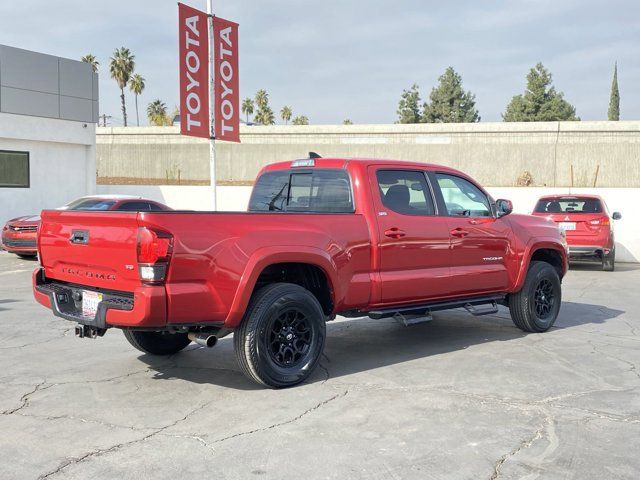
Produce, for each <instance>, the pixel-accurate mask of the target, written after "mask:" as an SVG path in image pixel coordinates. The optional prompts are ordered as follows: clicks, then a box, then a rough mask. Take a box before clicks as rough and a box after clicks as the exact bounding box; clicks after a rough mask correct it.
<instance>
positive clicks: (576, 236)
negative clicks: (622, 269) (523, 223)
mask: <svg viewBox="0 0 640 480" xmlns="http://www.w3.org/2000/svg"><path fill="white" fill-rule="evenodd" d="M533 215H536V216H538V217H546V218H549V219H550V220H553V221H554V222H556V223H557V224H558V227H559V228H560V230H561V231H563V232H564V234H565V235H566V237H567V243H568V244H569V258H570V259H573V260H592V261H597V262H601V263H602V269H603V270H605V271H609V272H612V271H613V270H614V268H615V260H616V246H615V245H616V244H615V238H614V234H613V222H612V221H613V220H620V219H621V218H622V215H621V214H620V213H619V212H613V214H612V215H610V214H609V209H608V208H607V204H606V203H605V201H604V200H603V199H602V198H600V197H598V196H597V195H553V196H547V197H542V198H540V200H538V203H537V204H536V208H535V210H534V211H533Z"/></svg>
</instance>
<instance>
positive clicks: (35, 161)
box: [0, 113, 96, 224]
mask: <svg viewBox="0 0 640 480" xmlns="http://www.w3.org/2000/svg"><path fill="white" fill-rule="evenodd" d="M0 150H17V151H25V152H29V175H30V186H29V188H1V187H0V222H1V223H2V224H4V222H5V221H6V220H9V219H10V218H14V217H18V216H22V215H33V214H38V213H40V211H41V210H43V209H45V208H55V207H59V206H61V205H64V204H65V203H68V202H69V201H71V200H73V199H74V198H77V197H81V196H83V195H87V194H91V193H95V188H96V185H95V168H96V166H95V165H96V163H95V125H94V124H92V123H89V124H85V123H82V122H73V121H68V120H58V119H48V118H38V117H29V116H25V115H11V114H6V113H0Z"/></svg>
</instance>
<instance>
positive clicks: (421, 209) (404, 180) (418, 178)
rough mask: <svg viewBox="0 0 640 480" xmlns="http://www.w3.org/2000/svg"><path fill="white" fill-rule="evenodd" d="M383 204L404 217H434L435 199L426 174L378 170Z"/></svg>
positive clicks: (377, 174) (410, 171)
mask: <svg viewBox="0 0 640 480" xmlns="http://www.w3.org/2000/svg"><path fill="white" fill-rule="evenodd" d="M376 177H377V180H378V189H379V193H380V199H381V200H382V204H383V205H384V206H385V207H387V208H388V209H389V210H393V211H394V212H397V213H401V214H403V215H434V214H435V209H434V207H433V198H432V197H431V190H430V189H429V184H428V183H427V179H426V177H425V175H424V172H418V171H414V170H378V171H377V172H376Z"/></svg>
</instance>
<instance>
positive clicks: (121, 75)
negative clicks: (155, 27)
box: [109, 47, 136, 127]
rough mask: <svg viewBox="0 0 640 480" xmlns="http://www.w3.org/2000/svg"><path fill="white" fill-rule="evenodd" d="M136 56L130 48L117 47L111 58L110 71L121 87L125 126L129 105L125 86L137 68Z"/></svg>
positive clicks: (125, 124)
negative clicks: (125, 95)
mask: <svg viewBox="0 0 640 480" xmlns="http://www.w3.org/2000/svg"><path fill="white" fill-rule="evenodd" d="M135 65H136V64H135V56H134V55H132V54H131V52H130V51H129V49H128V48H125V47H121V48H117V49H116V50H115V51H114V52H113V56H112V57H111V58H110V59H109V73H110V74H111V78H113V79H114V80H115V81H116V83H117V84H118V88H120V102H121V104H122V119H123V121H124V126H125V127H126V126H127V105H126V104H125V99H124V88H125V87H126V86H127V83H129V78H130V77H131V75H132V74H133V70H134V69H135Z"/></svg>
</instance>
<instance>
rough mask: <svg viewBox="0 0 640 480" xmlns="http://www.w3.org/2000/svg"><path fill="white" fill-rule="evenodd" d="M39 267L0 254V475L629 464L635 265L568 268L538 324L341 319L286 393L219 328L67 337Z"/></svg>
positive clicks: (467, 471)
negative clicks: (201, 334)
mask: <svg viewBox="0 0 640 480" xmlns="http://www.w3.org/2000/svg"><path fill="white" fill-rule="evenodd" d="M35 267H36V262H34V261H28V260H21V259H18V258H17V257H15V256H13V255H9V254H6V253H2V254H0V412H2V414H1V415H0V478H1V479H44V478H47V479H87V478H96V479H135V480H141V479H147V478H153V479H176V478H180V479H184V478H186V479H191V478H215V479H251V478H256V479H296V480H298V479H301V478H304V479H305V480H312V479H321V478H322V479H324V478H330V479H347V478H356V479H371V478H373V479H441V478H442V479H495V478H506V479H507V478H508V479H510V478H528V479H534V478H544V479H545V480H546V479H555V478H577V479H591V478H594V479H603V478H607V479H609V478H618V479H619V478H623V479H638V478H640V455H639V452H640V316H639V315H638V310H639V309H640V265H631V264H627V265H623V264H619V265H618V266H617V267H618V268H617V270H616V271H615V272H613V273H607V272H602V271H600V270H599V269H598V268H596V267H592V266H586V265H585V266H578V267H575V268H573V269H572V270H571V271H570V272H569V273H568V275H567V277H566V278H565V280H564V283H563V287H564V289H563V296H564V299H563V300H564V302H563V306H562V309H561V312H560V317H559V319H558V321H557V323H556V326H555V327H554V328H553V329H552V330H550V331H549V332H547V333H543V334H525V333H523V332H521V331H520V330H518V329H516V328H515V327H514V326H513V324H512V322H511V320H510V318H509V315H508V311H507V310H506V309H501V311H500V312H499V313H498V314H496V315H491V316H485V317H478V318H475V317H472V316H470V315H468V314H467V313H466V312H464V311H461V310H455V311H450V312H440V313H437V314H435V315H434V320H433V321H432V322H429V323H423V324H418V325H414V326H410V327H405V326H402V325H400V324H399V323H397V322H395V321H394V320H393V319H384V320H370V319H368V318H363V319H348V320H347V319H342V318H338V319H337V320H336V321H333V322H330V323H329V324H328V327H327V344H326V350H325V353H326V355H325V356H324V357H323V358H322V361H321V364H320V368H318V369H317V371H316V372H315V373H314V374H313V376H312V377H311V378H310V379H309V380H308V381H307V382H305V383H304V384H302V385H300V386H298V387H294V388H290V389H285V390H267V389H262V388H258V387H257V386H255V385H254V384H253V383H251V382H250V381H249V380H247V379H245V377H244V376H243V375H242V374H241V373H240V371H239V369H238V367H237V365H236V361H235V358H234V355H233V341H232V339H231V338H230V337H227V338H224V339H222V340H220V342H219V343H218V345H217V346H216V347H214V348H213V349H204V348H201V347H198V346H196V345H191V346H189V347H188V348H187V349H186V350H185V351H183V352H181V353H179V354H176V355H174V356H171V357H169V358H157V357H156V358H154V357H151V356H148V355H144V354H141V353H140V352H138V351H137V350H135V349H133V347H131V346H130V345H129V344H128V343H127V342H126V340H125V339H124V337H123V335H122V333H121V332H119V331H117V330H110V331H109V332H107V334H106V335H105V336H104V337H103V338H99V339H96V340H90V339H78V338H75V337H74V331H73V327H74V324H73V323H71V322H68V321H65V320H62V319H59V318H56V317H54V316H53V315H52V314H51V312H49V311H48V310H46V309H45V308H43V307H41V306H40V305H38V304H37V303H36V302H35V301H34V300H33V298H32V295H31V285H30V274H31V271H32V270H33V269H34V268H35ZM194 308H196V307H194Z"/></svg>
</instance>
